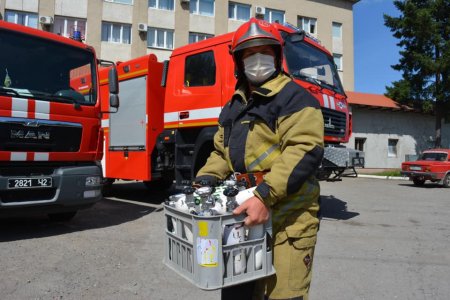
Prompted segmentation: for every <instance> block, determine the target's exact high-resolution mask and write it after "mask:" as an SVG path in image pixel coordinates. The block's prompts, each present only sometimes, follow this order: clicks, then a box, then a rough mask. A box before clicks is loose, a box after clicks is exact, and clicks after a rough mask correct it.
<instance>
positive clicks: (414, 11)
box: [384, 0, 450, 147]
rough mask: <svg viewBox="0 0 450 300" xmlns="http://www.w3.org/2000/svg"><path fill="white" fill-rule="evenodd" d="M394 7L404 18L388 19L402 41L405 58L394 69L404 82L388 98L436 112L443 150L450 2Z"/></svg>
mask: <svg viewBox="0 0 450 300" xmlns="http://www.w3.org/2000/svg"><path fill="white" fill-rule="evenodd" d="M394 5H395V6H396V7H397V9H398V10H399V11H400V12H401V15H400V16H399V17H392V16H388V15H384V24H385V25H386V26H387V27H389V28H390V30H391V32H393V36H394V37H395V38H397V39H399V40H400V41H399V42H398V43H397V45H398V46H400V48H401V51H400V55H401V58H400V61H399V63H398V64H396V65H393V66H392V68H393V69H394V70H397V71H401V72H402V79H401V80H399V81H395V82H393V83H392V86H391V87H386V89H387V92H386V95H387V96H388V97H390V98H392V99H394V100H396V101H398V102H399V103H402V104H407V105H410V106H413V107H416V108H421V109H422V110H424V111H427V110H432V111H434V113H435V115H436V126H435V128H436V141H435V147H440V146H441V124H442V119H443V118H444V117H447V118H448V117H449V116H448V114H450V42H449V37H450V0H402V1H400V0H396V1H394ZM430 104H432V105H430Z"/></svg>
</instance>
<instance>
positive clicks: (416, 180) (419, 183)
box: [413, 178, 425, 186]
mask: <svg viewBox="0 0 450 300" xmlns="http://www.w3.org/2000/svg"><path fill="white" fill-rule="evenodd" d="M413 182H414V185H415V186H423V184H424V183H425V179H422V178H413Z"/></svg>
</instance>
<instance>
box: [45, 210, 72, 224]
mask: <svg viewBox="0 0 450 300" xmlns="http://www.w3.org/2000/svg"><path fill="white" fill-rule="evenodd" d="M76 214H77V211H76V210H75V211H67V212H62V213H54V214H48V218H49V219H50V221H53V222H68V221H70V220H72V219H73V217H75V215H76Z"/></svg>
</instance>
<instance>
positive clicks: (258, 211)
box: [233, 196, 270, 226]
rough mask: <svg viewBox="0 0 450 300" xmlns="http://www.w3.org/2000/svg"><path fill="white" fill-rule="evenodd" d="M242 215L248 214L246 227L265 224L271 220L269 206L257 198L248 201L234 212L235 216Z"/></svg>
mask: <svg viewBox="0 0 450 300" xmlns="http://www.w3.org/2000/svg"><path fill="white" fill-rule="evenodd" d="M242 213H246V214H247V217H246V218H245V219H244V223H245V225H246V226H254V225H258V224H264V223H266V222H267V220H269V214H270V212H269V209H268V208H267V206H266V205H265V204H264V203H263V202H262V201H261V200H260V199H259V198H258V197H256V196H253V197H251V198H250V199H248V200H246V201H245V202H244V203H242V204H241V205H239V206H238V207H237V208H236V209H235V210H233V214H235V215H240V214H242Z"/></svg>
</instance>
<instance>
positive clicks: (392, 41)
mask: <svg viewBox="0 0 450 300" xmlns="http://www.w3.org/2000/svg"><path fill="white" fill-rule="evenodd" d="M383 14H387V15H390V16H395V17H397V16H399V14H400V12H399V11H398V10H397V8H396V7H395V6H394V4H393V1H392V0H361V1H360V2H358V3H357V4H355V5H354V6H353V17H354V46H355V91H356V92H363V93H372V94H384V93H385V92H386V86H391V85H392V84H391V83H392V82H393V81H397V80H399V79H401V73H400V72H398V71H395V70H394V69H392V68H391V65H395V64H397V63H398V61H399V59H400V55H399V50H400V48H399V47H398V46H397V45H396V44H397V43H398V41H399V40H397V39H396V38H394V37H393V36H392V32H391V31H390V29H389V28H387V27H386V26H385V25H384V18H383Z"/></svg>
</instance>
